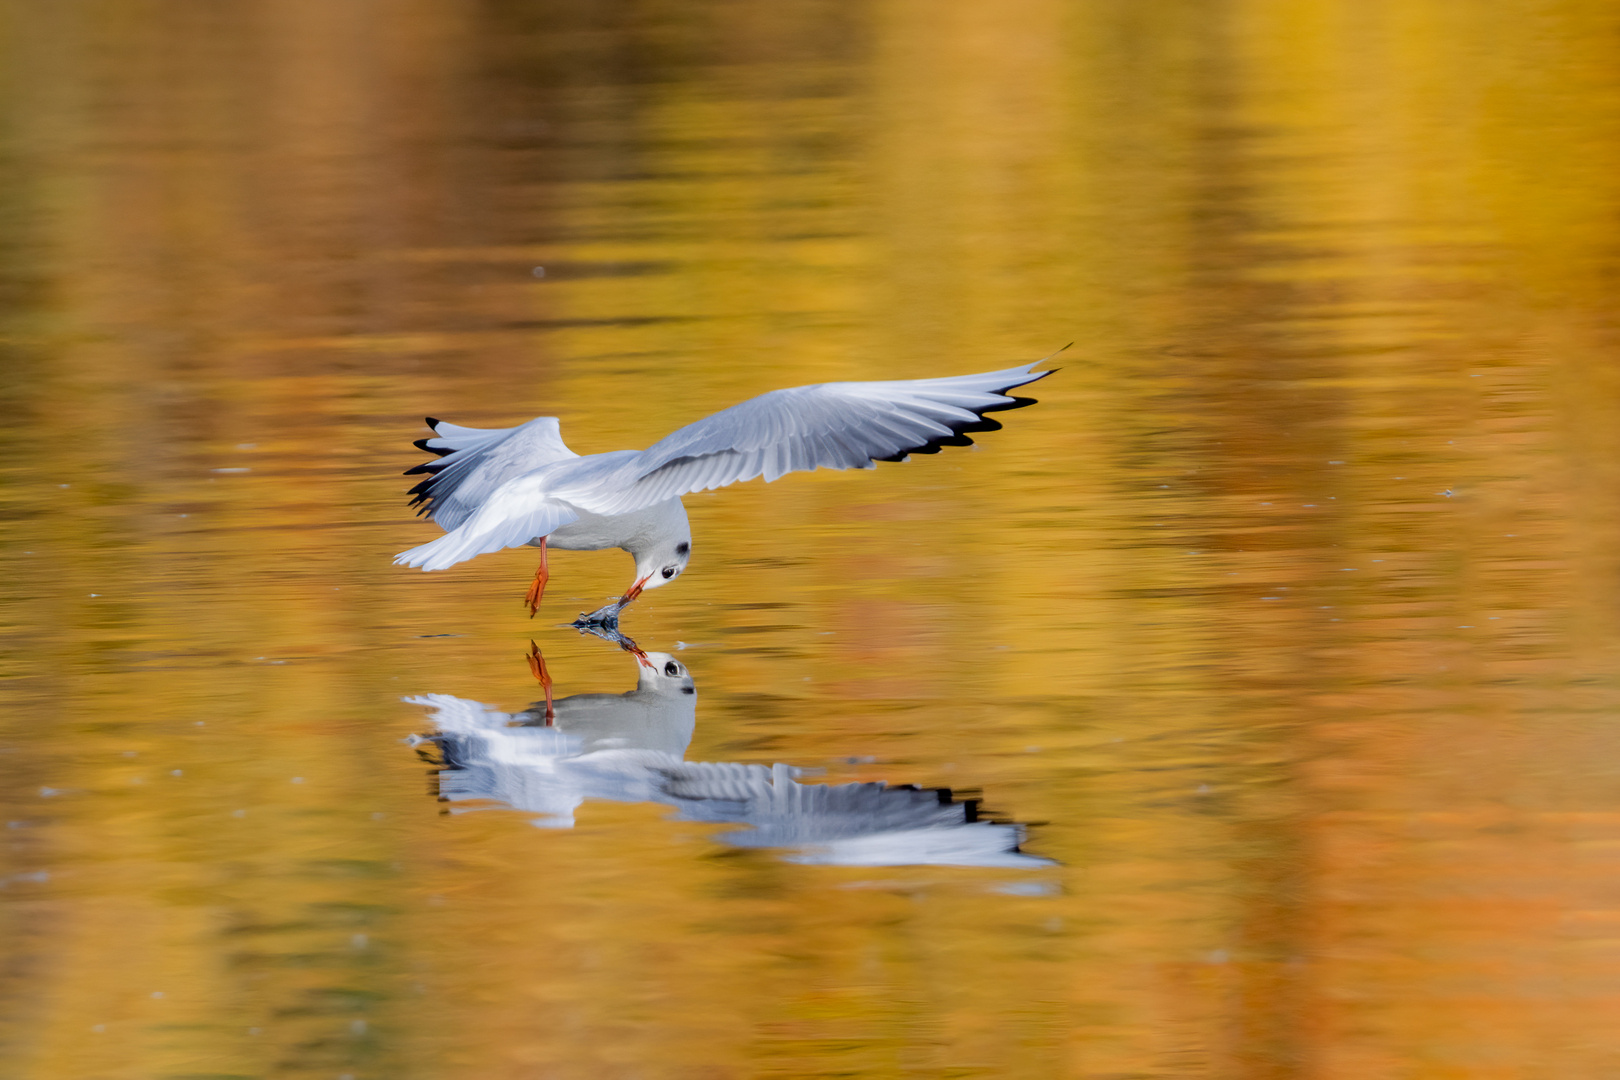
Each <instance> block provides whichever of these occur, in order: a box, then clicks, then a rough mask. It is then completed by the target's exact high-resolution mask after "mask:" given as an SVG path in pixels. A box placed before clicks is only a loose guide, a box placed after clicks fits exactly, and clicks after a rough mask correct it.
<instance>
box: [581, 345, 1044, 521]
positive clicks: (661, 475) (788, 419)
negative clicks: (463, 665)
mask: <svg viewBox="0 0 1620 1080" xmlns="http://www.w3.org/2000/svg"><path fill="white" fill-rule="evenodd" d="M1041 362H1042V361H1036V363H1041ZM1034 366H1035V364H1025V365H1023V366H1022V367H1015V368H1007V369H1005V370H1003V371H988V372H985V373H983V374H980V375H958V376H953V377H950V378H944V379H911V380H906V381H894V382H845V383H819V384H817V385H814V386H796V387H793V388H792V389H789V390H773V391H771V392H770V393H768V394H762V395H760V396H759V397H757V398H753V399H752V400H750V401H745V402H743V403H742V404H740V405H733V406H732V407H731V408H729V409H723V410H721V411H720V412H717V413H715V414H714V415H713V416H710V417H708V418H707V419H704V420H699V421H698V422H697V423H695V424H690V425H688V426H687V427H684V428H681V429H680V430H679V431H677V432H675V433H674V434H672V435H669V436H667V437H666V438H663V439H660V440H659V441H658V442H656V443H654V444H653V445H652V446H650V447H648V448H647V449H646V450H644V451H642V452H641V453H640V454H638V455H636V456H635V457H634V458H633V459H631V460H629V461H628V462H626V464H625V465H624V466H623V467H622V471H621V472H620V474H619V476H620V477H622V478H623V481H622V482H620V483H616V484H595V485H591V486H590V487H579V488H569V489H567V490H558V491H557V492H556V493H555V494H556V495H557V496H558V497H559V498H562V499H564V500H566V501H567V502H569V503H571V504H572V505H575V506H578V507H581V508H582V509H585V510H589V511H591V512H593V513H597V514H625V513H630V512H631V511H634V510H639V509H642V508H644V507H648V506H652V505H653V504H655V503H659V502H663V501H664V500H666V499H673V498H677V497H679V496H681V495H685V494H687V493H688V492H693V491H707V490H709V489H710V488H717V487H724V486H725V485H727V484H735V483H737V482H738V481H741V480H752V479H753V478H754V477H756V476H761V475H763V476H764V477H765V480H766V482H767V483H768V482H770V481H772V480H775V479H776V478H777V477H779V476H781V475H783V474H784V473H790V472H800V471H806V472H807V471H810V470H813V469H870V468H872V467H873V463H874V462H878V461H899V460H902V459H903V458H905V457H906V456H907V455H908V454H934V453H938V452H939V449H940V448H941V447H943V446H968V445H971V444H972V442H973V440H972V439H970V438H969V437H968V434H969V433H970V432H978V431H994V430H996V429H997V428H999V427H1001V425H1000V424H999V423H997V422H996V421H995V420H993V419H990V418H989V417H987V416H986V415H985V414H986V413H991V412H998V411H1001V410H1005V409H1017V408H1021V407H1023V406H1025V405H1033V404H1035V402H1034V399H1032V398H1025V397H1014V396H1011V395H1009V394H1008V393H1007V391H1008V390H1011V389H1012V388H1013V387H1016V386H1023V385H1024V384H1026V383H1032V382H1034V381H1035V380H1037V379H1042V378H1045V377H1046V376H1047V375H1050V374H1051V372H1049V371H1042V372H1034V371H1032V370H1031V369H1032V368H1034Z"/></svg>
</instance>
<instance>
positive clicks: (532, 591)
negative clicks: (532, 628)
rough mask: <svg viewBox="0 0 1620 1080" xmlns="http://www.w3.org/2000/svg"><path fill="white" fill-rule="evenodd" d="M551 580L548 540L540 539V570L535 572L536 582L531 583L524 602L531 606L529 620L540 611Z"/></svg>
mask: <svg viewBox="0 0 1620 1080" xmlns="http://www.w3.org/2000/svg"><path fill="white" fill-rule="evenodd" d="M550 580H551V570H550V569H549V568H548V567H547V565H546V538H545V537H543V536H542V537H541V538H540V569H538V570H536V571H535V572H534V581H532V582H530V583H529V591H528V592H527V593H526V594H525V595H524V597H523V602H524V603H525V604H528V605H529V618H531V619H532V618H534V616H535V613H536V612H538V611H539V610H540V598H541V597H542V596H544V595H546V582H548V581H550Z"/></svg>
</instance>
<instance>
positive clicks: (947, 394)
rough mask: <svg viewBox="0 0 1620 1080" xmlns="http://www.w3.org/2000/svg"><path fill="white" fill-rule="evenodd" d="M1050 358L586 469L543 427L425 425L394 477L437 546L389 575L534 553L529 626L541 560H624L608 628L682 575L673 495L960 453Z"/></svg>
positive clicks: (406, 559)
mask: <svg viewBox="0 0 1620 1080" xmlns="http://www.w3.org/2000/svg"><path fill="white" fill-rule="evenodd" d="M1065 348H1067V346H1065ZM1058 351H1059V352H1061V351H1062V350H1061V349H1060V350H1058ZM1053 355H1056V354H1055V353H1054V354H1053ZM1049 359H1051V357H1047V358H1045V359H1043V360H1037V361H1035V363H1032V364H1024V365H1022V366H1019V367H1013V368H1006V369H1003V370H1001V371H987V372H983V373H982V374H978V375H953V376H948V377H946V378H939V379H909V380H896V381H889V382H836V383H817V384H815V385H813V386H796V387H792V388H790V389H786V390H773V391H771V392H770V393H768V394H762V395H760V396H759V397H756V398H753V399H751V400H748V401H745V402H743V403H741V404H740V405H733V406H732V407H731V408H729V409H722V410H721V411H720V412H717V413H715V414H714V415H713V416H710V417H707V418H706V419H703V420H699V421H698V422H697V423H695V424H689V425H687V426H686V427H683V428H681V429H680V430H679V431H676V432H675V433H673V434H671V435H667V436H665V437H664V438H662V439H660V440H658V441H657V442H655V443H653V445H652V446H650V447H648V448H647V449H645V450H614V451H611V452H609V453H605V454H587V455H585V456H583V457H582V456H580V455H579V454H576V453H574V452H573V451H572V450H570V449H569V448H568V447H567V446H566V445H565V444H564V443H563V440H562V434H561V429H560V425H559V423H558V421H557V418H556V417H554V416H542V417H539V418H537V419H534V420H530V421H529V422H528V423H526V424H520V425H518V426H517V427H511V428H498V429H493V428H492V429H482V428H470V427H461V426H459V425H457V424H448V423H445V422H443V421H441V420H435V419H434V418H432V417H428V419H427V425H428V427H430V428H432V429H433V433H434V438H431V439H419V440H417V442H416V445H417V447H419V448H420V449H422V450H426V451H429V452H431V453H434V454H437V455H439V460H437V461H430V462H427V463H425V464H422V465H418V466H416V467H415V468H413V469H407V470H406V472H405V475H407V476H410V475H412V474H419V473H428V474H429V475H428V478H427V479H426V480H423V481H422V482H420V483H419V484H417V485H416V486H415V487H413V488H411V490H410V491H409V492H408V494H411V495H414V496H415V498H414V499H412V501H411V505H412V506H420V507H421V509H420V510H418V511H417V516H419V517H420V516H423V515H425V516H427V517H428V518H429V519H430V520H432V521H433V522H434V523H435V524H437V525H438V526H439V527H441V528H442V529H444V530H445V535H443V536H441V537H439V538H438V539H437V540H433V541H431V542H429V543H426V544H423V545H421V546H420V547H414V548H412V549H410V550H409V551H404V552H401V553H400V554H399V555H397V556H395V558H394V562H395V563H396V564H398V565H401V566H416V567H421V568H422V569H423V570H446V569H449V568H450V567H452V566H455V565H456V564H457V563H461V562H465V561H467V560H468V559H471V558H473V557H474V556H477V555H483V554H485V553H487V552H492V551H500V550H501V549H502V548H512V547H524V546H530V547H537V548H539V549H540V566H539V569H537V570H536V571H535V574H534V581H533V582H532V583H531V584H530V586H529V591H528V593H527V594H526V595H525V596H524V602H525V604H527V606H528V609H529V617H530V618H533V617H534V615H535V613H536V612H537V611H539V609H540V600H541V598H542V597H543V596H544V594H545V588H546V582H547V581H548V580H550V577H551V572H550V569H549V564H548V562H547V552H548V549H550V548H560V549H562V550H565V551H599V550H602V549H604V548H613V547H616V548H623V549H624V550H625V551H627V552H629V554H630V556H631V557H632V558H633V559H635V561H636V571H635V575H636V576H635V579H634V581H633V582H632V583H631V585H630V587H629V588H628V589H626V590H625V592H624V595H623V596H621V597H619V599H618V600H616V601H614V602H612V603H610V604H608V605H606V606H604V607H602V608H599V609H598V610H597V611H594V612H592V613H590V614H589V615H582V616H581V617H580V623H595V624H607V625H615V624H617V622H618V618H619V613H620V612H621V611H623V610H624V608H625V606H626V605H628V604H629V603H630V602H631V601H633V600H635V599H636V598H637V597H638V596H640V595H641V594H642V593H643V592H645V591H646V590H648V589H655V588H658V587H659V586H660V585H667V584H669V582H671V581H674V580H675V579H676V578H677V577H679V576H680V575H681V573H682V572H683V571H684V570H685V569H686V565H687V562H688V561H689V560H690V559H691V556H692V529H691V526H690V525H689V524H688V522H687V518H686V508H685V507H684V506H682V504H681V496H683V495H688V494H691V493H692V492H696V491H708V490H710V489H713V488H719V487H725V486H726V485H728V484H735V483H738V482H739V481H743V480H752V479H753V478H755V477H756V476H764V478H765V481H766V483H769V482H771V481H773V480H775V479H777V478H778V477H780V476H782V475H784V474H786V473H790V472H810V471H814V470H816V469H871V468H875V467H876V463H877V462H879V461H904V460H906V459H907V458H908V456H909V455H911V454H937V453H938V452H939V450H940V448H941V447H945V446H971V445H972V444H973V440H972V439H971V438H969V437H968V433H969V432H980V431H995V430H997V429H999V428H1000V427H1001V425H1000V424H999V423H997V422H996V421H995V420H993V419H991V418H990V417H988V416H987V415H986V414H987V413H992V412H1001V411H1004V410H1007V409H1018V408H1022V407H1024V406H1026V405H1033V404H1035V400H1034V399H1033V398H1027V397H1017V396H1014V395H1011V394H1009V393H1008V391H1009V390H1012V389H1013V388H1015V387H1019V386H1024V385H1026V384H1028V383H1032V382H1035V381H1036V380H1038V379H1043V378H1045V377H1046V376H1048V375H1050V374H1051V373H1052V372H1051V371H1040V372H1037V371H1035V370H1034V368H1035V367H1036V366H1037V365H1038V364H1042V363H1045V362H1046V360H1049Z"/></svg>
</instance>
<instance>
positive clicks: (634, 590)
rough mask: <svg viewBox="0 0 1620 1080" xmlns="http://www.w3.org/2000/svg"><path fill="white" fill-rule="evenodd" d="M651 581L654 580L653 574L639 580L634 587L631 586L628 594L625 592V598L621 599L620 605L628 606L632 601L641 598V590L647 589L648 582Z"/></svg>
mask: <svg viewBox="0 0 1620 1080" xmlns="http://www.w3.org/2000/svg"><path fill="white" fill-rule="evenodd" d="M651 580H652V575H651V574H648V575H647V576H646V577H644V578H639V579H637V581H636V583H635V584H634V585H632V586H630V588H629V590H628V591H627V592H625V594H624V595H623V596H621V597H619V603H620V604H628V603H629V602H630V601H632V600H634V599H635V598H636V597H638V596H640V595H641V590H642V589H644V588H646V587H647V582H649V581H651Z"/></svg>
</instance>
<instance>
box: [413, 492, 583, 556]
mask: <svg viewBox="0 0 1620 1080" xmlns="http://www.w3.org/2000/svg"><path fill="white" fill-rule="evenodd" d="M502 513H503V511H502V509H501V508H500V507H498V506H497V507H491V506H490V505H488V504H485V505H484V506H483V507H482V508H480V509H479V510H478V512H477V513H475V514H473V516H472V517H470V518H468V519H467V520H466V521H465V522H463V523H462V524H461V525H459V526H457V527H456V528H454V529H452V530H450V531H449V532H447V533H445V534H444V535H443V536H441V537H439V538H438V539H437V540H432V541H429V542H428V543H426V544H422V545H421V546H419V547H413V548H411V549H410V550H409V551H402V552H400V553H399V554H398V555H396V556H394V563H395V564H396V565H398V566H420V567H421V568H422V569H423V570H448V569H449V568H450V567H452V566H454V565H456V564H457V563H460V562H466V561H467V560H468V559H471V558H473V557H474V556H475V555H484V554H487V553H488V552H491V551H500V550H501V549H502V548H509V547H522V546H523V545H525V544H527V543H528V542H529V541H531V540H536V539H539V538H540V537H542V536H547V535H550V534H551V533H552V532H554V531H556V530H557V529H560V528H562V527H563V526H564V525H567V524H568V523H569V522H572V521H578V520H579V515H578V514H576V513H574V512H573V511H572V510H570V509H568V508H567V507H565V506H562V505H559V504H557V503H553V502H546V503H542V504H541V506H540V507H539V508H538V509H535V510H532V511H530V512H529V513H526V514H514V515H512V516H510V517H505V518H503V517H502V516H501V515H502Z"/></svg>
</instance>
